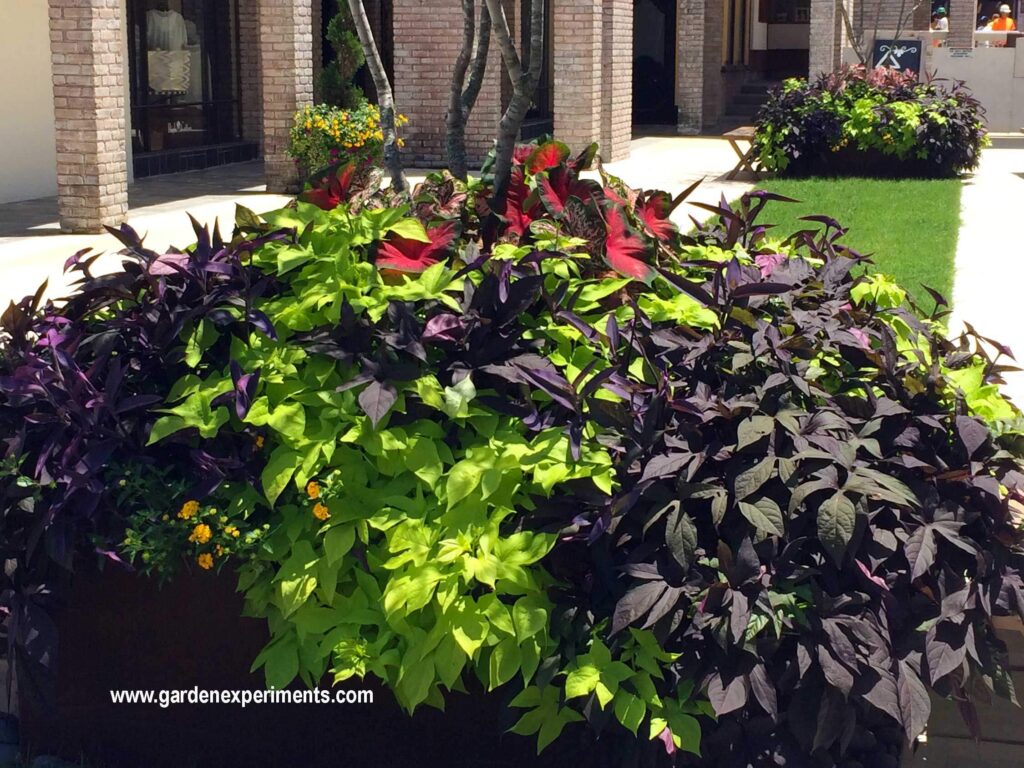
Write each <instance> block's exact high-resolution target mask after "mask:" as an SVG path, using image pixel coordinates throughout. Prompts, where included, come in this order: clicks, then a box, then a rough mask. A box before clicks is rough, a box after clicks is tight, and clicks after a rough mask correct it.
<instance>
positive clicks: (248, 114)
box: [238, 0, 263, 144]
mask: <svg viewBox="0 0 1024 768" xmlns="http://www.w3.org/2000/svg"><path fill="white" fill-rule="evenodd" d="M238 49H239V59H240V61H241V73H240V80H241V84H240V94H239V95H240V96H241V100H242V138H244V139H245V140H246V141H254V142H256V143H257V144H261V143H262V142H263V83H262V77H261V75H260V72H261V70H262V67H261V64H260V5H259V0H239V2H238Z"/></svg>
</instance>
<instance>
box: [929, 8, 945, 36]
mask: <svg viewBox="0 0 1024 768" xmlns="http://www.w3.org/2000/svg"><path fill="white" fill-rule="evenodd" d="M948 30H949V17H948V16H946V9H945V8H944V7H939V8H936V9H935V13H933V14H932V31H933V32H946V31H948Z"/></svg>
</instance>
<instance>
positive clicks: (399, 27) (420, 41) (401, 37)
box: [392, 0, 519, 169]
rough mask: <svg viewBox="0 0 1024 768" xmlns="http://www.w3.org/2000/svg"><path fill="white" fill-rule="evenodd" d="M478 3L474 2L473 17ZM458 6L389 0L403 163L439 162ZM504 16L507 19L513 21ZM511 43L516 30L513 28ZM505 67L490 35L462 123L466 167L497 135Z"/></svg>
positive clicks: (458, 41)
mask: <svg viewBox="0 0 1024 768" xmlns="http://www.w3.org/2000/svg"><path fill="white" fill-rule="evenodd" d="M481 7H482V4H481V3H480V2H478V3H477V9H476V13H477V19H478V20H479V18H480V8H481ZM461 8H462V6H461V4H460V3H457V2H452V0H395V2H394V6H393V9H392V26H393V39H394V63H395V65H394V70H395V76H394V83H393V88H394V90H395V108H396V109H397V110H398V111H399V112H400V113H402V114H404V115H405V116H406V117H408V118H409V124H408V125H407V126H406V127H405V129H403V134H404V137H405V155H406V162H407V163H417V164H425V165H429V166H435V167H440V166H443V165H444V164H445V149H444V139H445V114H446V113H447V111H448V94H449V93H450V89H451V81H452V67H454V65H455V59H456V58H457V57H458V54H459V49H460V47H461V45H462V10H461ZM513 23H514V22H513V20H512V19H511V18H509V24H510V25H511V24H513ZM512 34H513V39H514V40H515V41H516V43H517V45H518V42H519V35H518V32H516V31H513V33H512ZM504 73H505V67H504V65H503V64H502V62H501V53H500V51H499V50H498V43H497V41H496V40H495V39H494V38H493V37H492V38H491V44H490V48H489V49H488V58H487V71H486V72H485V74H484V82H483V86H482V87H481V89H480V94H479V96H478V97H477V100H476V105H475V106H474V107H473V112H472V114H471V115H470V117H469V125H468V126H466V155H467V159H468V161H469V166H470V168H471V169H472V168H473V166H474V165H477V166H479V164H480V163H481V162H482V161H483V159H484V157H485V156H486V155H487V153H488V152H489V151H490V149H491V146H492V145H493V143H494V139H495V136H497V130H498V120H499V119H500V118H501V79H502V78H503V77H504Z"/></svg>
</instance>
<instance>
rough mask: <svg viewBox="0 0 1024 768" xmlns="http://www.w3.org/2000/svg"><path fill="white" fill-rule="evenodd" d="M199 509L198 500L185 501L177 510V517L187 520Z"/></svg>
mask: <svg viewBox="0 0 1024 768" xmlns="http://www.w3.org/2000/svg"><path fill="white" fill-rule="evenodd" d="M198 511H199V502H198V501H195V500H192V501H186V502H185V503H184V504H182V505H181V509H180V510H178V517H180V518H181V519H182V520H188V519H190V518H193V517H195V516H196V512H198Z"/></svg>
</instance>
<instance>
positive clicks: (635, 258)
mask: <svg viewBox="0 0 1024 768" xmlns="http://www.w3.org/2000/svg"><path fill="white" fill-rule="evenodd" d="M605 223H606V226H607V233H608V234H607V237H606V238H605V244H604V250H605V258H606V259H607V260H608V265H609V266H610V267H611V268H612V269H614V270H615V271H616V272H618V273H619V274H620V275H622V276H623V277H632V278H633V279H634V280H642V281H643V282H645V283H650V282H651V281H652V280H653V279H654V276H655V275H656V274H657V272H655V270H654V267H652V266H651V265H650V264H648V263H647V262H645V261H643V260H642V259H641V257H642V256H643V255H644V254H645V253H646V252H647V243H645V242H644V239H643V238H642V237H640V236H639V235H638V234H636V233H635V232H633V231H632V230H631V229H630V227H629V224H628V223H627V222H626V212H625V210H623V209H622V208H620V207H619V206H617V205H609V206H608V208H607V213H606V217H605Z"/></svg>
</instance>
